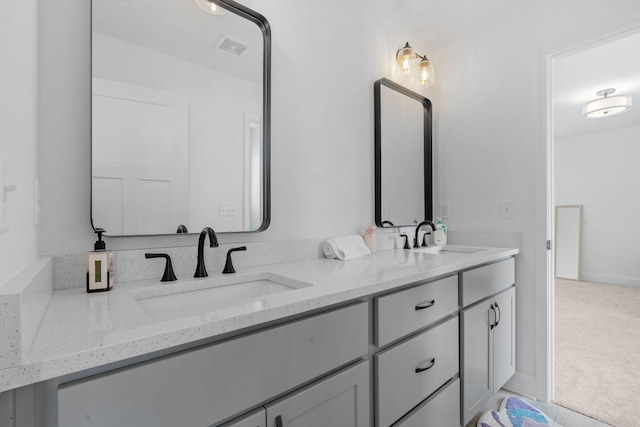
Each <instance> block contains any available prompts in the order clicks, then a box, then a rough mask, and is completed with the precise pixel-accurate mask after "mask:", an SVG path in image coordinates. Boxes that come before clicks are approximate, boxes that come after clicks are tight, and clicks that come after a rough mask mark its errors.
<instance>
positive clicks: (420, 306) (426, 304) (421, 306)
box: [416, 299, 436, 311]
mask: <svg viewBox="0 0 640 427" xmlns="http://www.w3.org/2000/svg"><path fill="white" fill-rule="evenodd" d="M435 303H436V300H434V299H432V300H431V301H423V302H419V303H418V304H416V311H418V310H424V309H425V308H429V307H433V305H434V304H435Z"/></svg>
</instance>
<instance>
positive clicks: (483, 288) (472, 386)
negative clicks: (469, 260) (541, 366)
mask: <svg viewBox="0 0 640 427" xmlns="http://www.w3.org/2000/svg"><path fill="white" fill-rule="evenodd" d="M514 283H515V271H514V260H513V258H511V259H508V260H504V261H501V262H498V263H496V264H491V265H488V266H485V267H481V268H478V269H475V270H470V271H468V272H464V273H462V290H463V291H462V292H463V295H462V300H463V301H465V295H464V292H465V289H470V290H471V292H469V294H471V295H472V297H471V298H470V299H469V300H467V301H471V302H470V303H469V304H470V305H469V306H467V307H465V308H464V309H463V310H462V311H461V312H460V316H461V319H460V322H461V329H460V331H461V338H460V339H461V343H462V345H461V357H460V361H461V369H460V375H461V378H462V393H461V396H462V411H461V421H462V425H466V424H467V423H468V422H469V420H471V418H473V417H474V416H475V415H476V414H477V413H478V412H480V411H482V410H483V409H484V407H485V405H486V403H487V402H488V401H489V399H490V398H491V397H492V396H493V395H494V394H495V392H496V391H498V390H499V389H500V388H501V387H502V386H503V385H504V384H505V383H506V382H507V381H508V380H509V378H511V376H513V374H514V373H515V344H516V343H515V313H516V311H515V295H516V289H515V286H514ZM467 297H469V295H467ZM476 300H479V301H476Z"/></svg>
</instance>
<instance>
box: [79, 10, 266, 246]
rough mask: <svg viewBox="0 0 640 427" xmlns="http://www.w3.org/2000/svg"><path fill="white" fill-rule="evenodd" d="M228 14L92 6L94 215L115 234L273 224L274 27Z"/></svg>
mask: <svg viewBox="0 0 640 427" xmlns="http://www.w3.org/2000/svg"><path fill="white" fill-rule="evenodd" d="M218 5H221V6H222V7H224V8H225V9H227V10H228V11H229V13H227V14H225V15H211V14H209V13H206V12H205V11H204V10H202V9H201V8H200V7H199V6H198V4H196V2H195V1H194V0H185V1H175V0H135V1H125V0H122V1H120V0H92V40H91V48H92V206H91V211H92V212H91V217H92V224H93V226H94V227H100V228H104V229H106V230H107V233H106V234H108V235H112V236H113V235H149V234H173V233H176V232H177V231H178V229H179V228H180V226H181V225H182V226H184V228H186V229H187V230H188V232H191V233H197V232H199V231H200V230H201V229H202V228H203V227H205V226H210V227H213V228H214V229H215V230H216V232H243V231H261V230H264V229H266V228H267V226H268V225H269V219H270V218H269V215H270V200H269V187H270V185H269V180H270V172H269V163H270V153H269V134H270V120H269V119H270V112H269V104H270V100H269V96H270V29H269V24H268V22H267V21H266V19H265V18H264V17H262V16H261V15H259V14H258V13H256V12H254V11H251V10H250V9H247V8H246V7H244V6H243V5H240V4H238V3H235V2H233V1H231V0H226V1H224V0H223V1H220V2H218Z"/></svg>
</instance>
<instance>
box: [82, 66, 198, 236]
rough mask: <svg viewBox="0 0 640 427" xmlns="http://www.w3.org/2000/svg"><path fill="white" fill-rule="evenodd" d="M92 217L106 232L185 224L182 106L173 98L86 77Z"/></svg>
mask: <svg viewBox="0 0 640 427" xmlns="http://www.w3.org/2000/svg"><path fill="white" fill-rule="evenodd" d="M92 109H93V121H92V157H93V163H92V180H93V184H92V185H93V187H92V192H93V194H92V218H93V224H94V226H96V227H101V228H104V229H106V230H107V231H108V233H109V234H116V235H117V234H133V235H135V234H162V233H173V232H175V230H176V229H177V227H178V225H180V224H184V223H188V218H187V215H188V211H187V209H186V207H187V205H188V197H189V182H188V159H189V157H188V155H189V153H188V149H189V146H188V111H187V110H188V107H187V101H186V98H184V97H182V96H179V95H177V94H174V93H171V92H166V91H161V90H157V89H151V88H147V87H142V86H136V85H130V84H125V83H120V82H115V81H111V80H104V79H98V78H94V79H93V98H92Z"/></svg>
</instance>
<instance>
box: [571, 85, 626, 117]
mask: <svg viewBox="0 0 640 427" xmlns="http://www.w3.org/2000/svg"><path fill="white" fill-rule="evenodd" d="M615 91H616V90H615V89H613V88H611V89H604V90H601V91H599V92H597V93H596V95H598V96H601V97H602V98H597V99H594V100H593V101H589V102H587V103H586V104H584V105H583V106H582V116H583V117H584V118H586V119H597V118H600V117H608V116H613V115H614V114H619V113H624V112H625V111H629V109H631V106H632V102H631V95H617V96H609V95H611V94H612V93H614V92H615Z"/></svg>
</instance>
